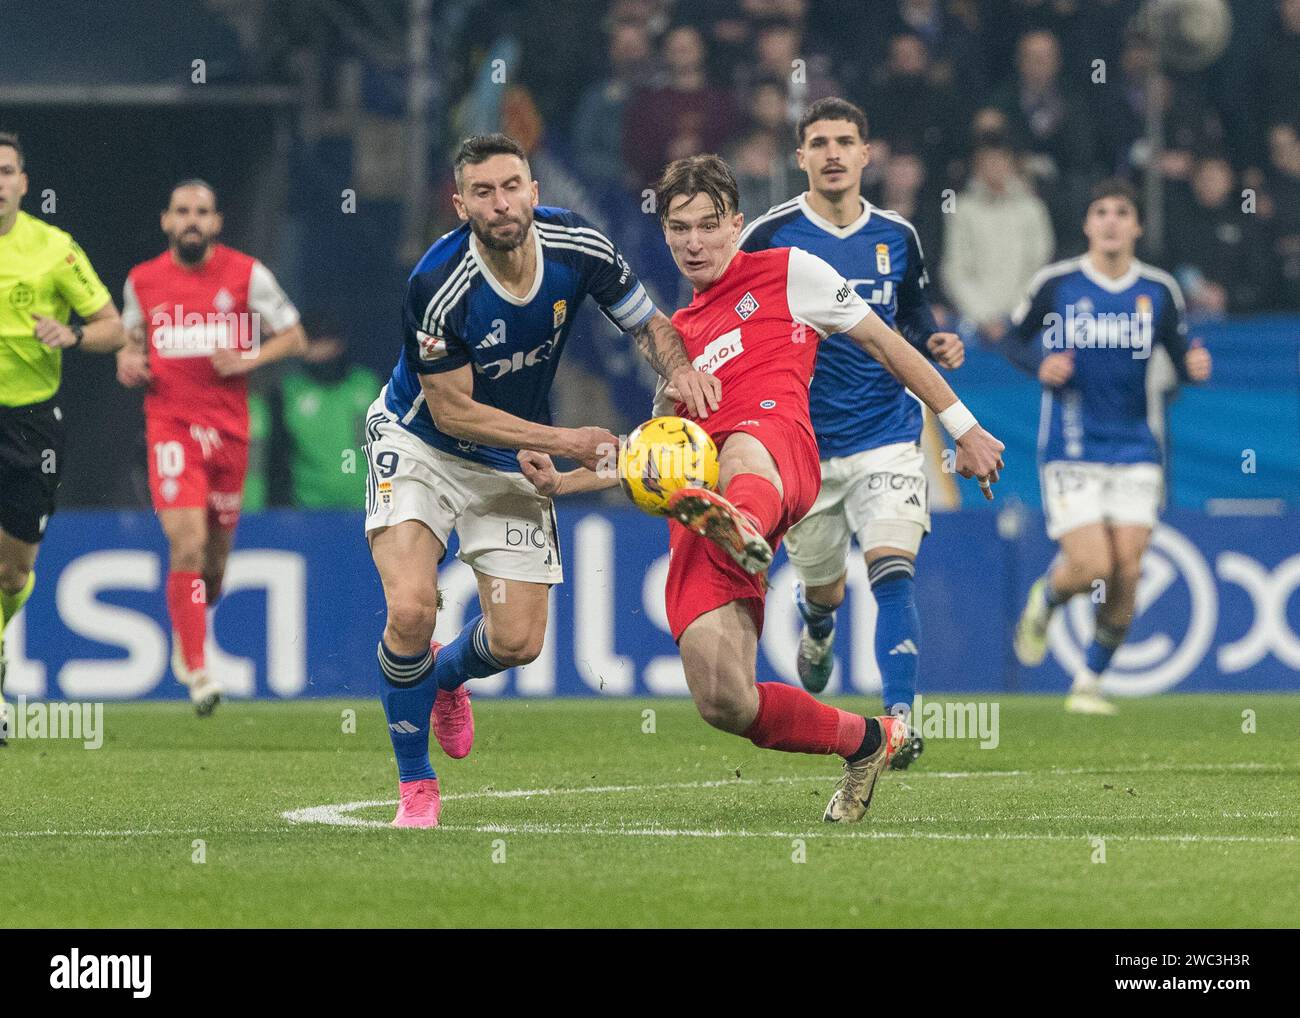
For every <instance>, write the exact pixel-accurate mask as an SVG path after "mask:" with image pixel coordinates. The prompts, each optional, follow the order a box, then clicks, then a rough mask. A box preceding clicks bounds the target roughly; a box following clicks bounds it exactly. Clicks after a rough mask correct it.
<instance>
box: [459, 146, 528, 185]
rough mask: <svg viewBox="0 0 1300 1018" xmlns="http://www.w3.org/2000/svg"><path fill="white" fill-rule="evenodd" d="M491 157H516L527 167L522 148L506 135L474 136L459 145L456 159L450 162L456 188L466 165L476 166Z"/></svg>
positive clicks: (526, 157) (525, 156)
mask: <svg viewBox="0 0 1300 1018" xmlns="http://www.w3.org/2000/svg"><path fill="white" fill-rule="evenodd" d="M492 156H518V157H519V159H521V160H522V161H523V163H524V165H525V166H527V165H528V156H527V155H525V154H524V147H523V146H522V145H520V144H519V142H517V141H515V139H514V138H512V137H510V136H509V135H508V134H500V133H496V134H476V135H473V136H472V137H469V138H466V139H465V140H464V141H462V142H461V143H460V148H458V149H457V150H456V158H455V159H453V160H452V169H453V172H455V174H456V186H457V187H458V188H459V187H460V185H461V179H462V177H463V176H464V172H463V171H464V169H465V167H466V166H467V165H469V166H477V165H478V164H479V163H482V162H486V161H487V160H488V159H490V158H491V157H492Z"/></svg>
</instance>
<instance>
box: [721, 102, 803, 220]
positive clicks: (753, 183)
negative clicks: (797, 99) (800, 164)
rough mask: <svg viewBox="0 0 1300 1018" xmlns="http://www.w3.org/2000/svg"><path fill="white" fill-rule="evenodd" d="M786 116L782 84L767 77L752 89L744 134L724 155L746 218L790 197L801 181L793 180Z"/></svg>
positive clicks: (788, 127) (791, 149)
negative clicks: (732, 174)
mask: <svg viewBox="0 0 1300 1018" xmlns="http://www.w3.org/2000/svg"><path fill="white" fill-rule="evenodd" d="M788 113H789V106H788V104H787V99H786V90H785V82H784V81H782V80H781V79H780V78H767V79H764V80H762V81H760V82H759V83H758V84H757V85H755V86H754V89H753V91H752V92H751V93H750V96H749V120H748V123H747V124H746V127H745V134H744V136H743V137H742V138H741V140H740V141H739V143H737V144H736V145H735V146H734V147H733V148H732V149H731V150H730V151H729V152H728V154H727V161H728V162H729V163H731V168H732V170H733V171H734V172H735V174H736V182H737V184H738V185H739V187H740V211H741V212H743V213H744V214H745V218H746V219H752V218H754V217H755V216H760V215H762V214H763V213H764V212H766V211H767V210H768V209H770V208H771V207H772V206H773V205H777V204H779V203H780V202H783V201H785V200H786V199H787V198H789V197H792V195H793V193H794V192H795V191H796V190H797V189H798V187H799V181H802V176H800V177H799V181H796V180H795V167H794V165H793V162H792V159H793V144H792V139H791V136H790V133H791V125H790V120H789V117H788Z"/></svg>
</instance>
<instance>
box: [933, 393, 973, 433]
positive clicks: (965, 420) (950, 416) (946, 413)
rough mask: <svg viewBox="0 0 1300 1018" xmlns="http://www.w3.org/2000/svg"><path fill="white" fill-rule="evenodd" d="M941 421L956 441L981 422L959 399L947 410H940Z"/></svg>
mask: <svg viewBox="0 0 1300 1018" xmlns="http://www.w3.org/2000/svg"><path fill="white" fill-rule="evenodd" d="M939 423H940V424H942V425H943V427H944V430H945V431H947V432H948V434H950V435H951V436H952V440H953V441H954V442H955V441H957V439H959V438H961V436H962V435H964V434H966V432H968V431H970V429H971V428H973V427H975V425H976V424H978V423H979V422H978V421H976V420H975V415H974V414H973V413H971V412H970V411H969V410H967V409H966V404H965V403H963V402H962V401H961V400H957V402H956V403H954V404H953V405H952V406H950V407H949V408H948V409H947V410H941V411H939Z"/></svg>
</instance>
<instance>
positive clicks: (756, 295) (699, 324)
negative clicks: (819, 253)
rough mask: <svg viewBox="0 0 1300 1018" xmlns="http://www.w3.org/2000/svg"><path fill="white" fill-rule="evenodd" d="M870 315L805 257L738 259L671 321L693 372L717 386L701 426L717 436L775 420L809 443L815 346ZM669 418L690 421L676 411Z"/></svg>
mask: <svg viewBox="0 0 1300 1018" xmlns="http://www.w3.org/2000/svg"><path fill="white" fill-rule="evenodd" d="M869 314H871V308H870V307H869V306H868V304H867V302H866V301H864V300H863V299H862V298H861V297H860V296H858V294H857V292H856V291H855V290H854V289H853V287H851V286H849V284H848V283H847V282H846V281H845V280H844V278H843V277H842V276H841V275H840V274H839V273H838V272H836V271H835V270H834V269H833V268H831V267H830V265H828V264H827V263H826V262H824V261H822V260H821V259H820V258H817V257H816V256H814V255H810V254H809V253H808V252H807V251H803V250H801V249H800V248H793V247H781V248H770V249H768V250H766V251H755V252H753V253H749V252H745V251H738V252H737V253H736V256H735V257H734V258H733V259H732V260H731V263H730V264H729V265H728V266H727V268H726V270H725V271H724V272H723V273H722V275H721V276H720V277H719V278H718V279H717V281H716V282H714V284H713V285H712V286H710V287H709V288H708V289H707V290H704V291H702V292H700V293H697V294H696V295H695V299H694V300H692V301H691V303H690V304H688V305H687V306H686V307H684V308H682V309H681V310H680V311H678V312H677V313H676V314H675V315H673V318H672V321H673V325H674V326H675V327H676V329H677V331H678V332H680V333H681V335H682V341H683V342H684V343H685V345H686V355H687V356H688V357H690V358H691V362H692V364H693V365H694V366H695V367H696V368H697V369H698V370H700V371H707V372H708V373H709V374H711V375H714V376H715V377H716V378H717V379H718V381H719V382H721V383H722V400H721V404H720V405H719V407H718V409H717V410H714V411H710V413H709V416H708V417H707V418H705V419H703V420H701V421H700V422H699V423H700V425H701V426H702V427H704V429H705V430H706V431H708V432H709V434H710V435H723V434H726V433H727V432H730V431H732V430H735V428H736V427H737V426H738V425H739V424H741V423H743V422H745V421H746V420H747V419H750V418H754V417H759V416H763V417H769V418H770V417H779V418H781V419H783V420H786V421H789V422H790V423H792V424H794V425H796V426H798V427H800V428H802V429H803V430H804V431H806V432H807V433H808V434H809V435H812V434H813V428H812V420H811V418H810V417H809V413H808V386H809V384H810V383H811V382H812V375H813V365H814V364H815V362H816V360H817V343H818V341H819V340H821V339H822V338H823V337H825V336H828V335H830V334H831V333H835V332H846V331H848V330H849V329H851V328H853V327H854V326H855V325H857V324H858V322H860V321H862V319H863V318H865V317H866V316H867V315H869ZM675 412H676V413H677V415H678V416H690V415H689V414H687V413H686V407H685V406H684V405H683V404H681V403H679V404H677V407H676V410H675Z"/></svg>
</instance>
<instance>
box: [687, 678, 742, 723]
mask: <svg viewBox="0 0 1300 1018" xmlns="http://www.w3.org/2000/svg"><path fill="white" fill-rule="evenodd" d="M695 708H696V710H698V711H699V712H700V717H701V718H703V719H704V722H705V724H708V725H710V726H712V727H713V728H718V729H721V730H722V731H724V732H731V733H733V734H734V733H739V732H741V731H743V730H744V729H745V728H746V727H748V726H747V725H746V724H744V723H743V718H744V712H745V702H744V698H743V697H741V696H737V695H735V694H734V693H733V692H732V691H730V690H729V689H726V688H722V687H715V688H713V689H710V690H706V691H702V692H700V693H697V694H696V696H695Z"/></svg>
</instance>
